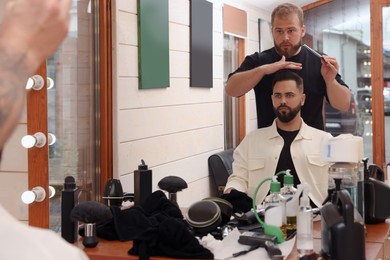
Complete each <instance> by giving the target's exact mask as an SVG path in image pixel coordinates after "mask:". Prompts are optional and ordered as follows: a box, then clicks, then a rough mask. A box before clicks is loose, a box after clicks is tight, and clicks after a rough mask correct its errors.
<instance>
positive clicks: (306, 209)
mask: <svg viewBox="0 0 390 260" xmlns="http://www.w3.org/2000/svg"><path fill="white" fill-rule="evenodd" d="M299 185H304V184H299ZM308 193H309V186H307V185H305V187H304V188H303V194H302V197H301V201H300V205H299V209H298V213H297V250H298V253H299V254H300V255H309V254H311V253H313V213H312V210H311V206H310V200H309V195H308Z"/></svg>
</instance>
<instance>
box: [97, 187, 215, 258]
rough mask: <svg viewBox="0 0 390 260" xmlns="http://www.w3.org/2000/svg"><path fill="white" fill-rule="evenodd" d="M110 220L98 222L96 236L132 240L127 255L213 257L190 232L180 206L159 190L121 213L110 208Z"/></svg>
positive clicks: (116, 209) (119, 210)
mask: <svg viewBox="0 0 390 260" xmlns="http://www.w3.org/2000/svg"><path fill="white" fill-rule="evenodd" d="M111 211H112V215H113V219H112V220H111V222H110V221H106V222H104V223H98V225H97V228H96V229H97V235H98V236H99V237H102V238H105V239H109V240H120V241H128V240H133V247H132V248H131V249H130V250H129V251H128V253H129V254H132V255H138V256H139V259H141V260H144V259H145V260H146V259H149V256H168V257H176V258H182V259H185V258H198V259H213V258H214V256H213V254H212V253H211V252H210V251H209V250H208V249H206V248H204V247H203V246H202V245H200V243H199V241H198V240H197V238H196V237H195V235H194V234H193V233H192V232H191V231H190V227H189V225H188V224H187V222H186V221H185V220H184V217H183V214H182V213H181V211H180V209H179V207H177V205H176V204H174V203H172V202H171V201H170V200H169V199H168V198H167V197H166V196H165V194H164V193H163V192H162V191H160V190H159V191H155V192H154V193H152V194H151V195H150V196H149V197H148V198H147V199H146V200H145V202H144V203H143V204H141V205H140V206H135V207H131V208H129V209H125V210H121V209H120V208H119V207H117V206H112V207H111Z"/></svg>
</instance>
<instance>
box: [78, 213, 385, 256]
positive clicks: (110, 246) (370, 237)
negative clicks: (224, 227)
mask: <svg viewBox="0 0 390 260" xmlns="http://www.w3.org/2000/svg"><path fill="white" fill-rule="evenodd" d="M366 230H367V236H366V259H380V258H382V257H383V250H384V249H383V244H384V241H385V240H386V239H387V237H388V235H387V234H388V232H389V230H390V225H389V224H387V223H380V224H369V225H366ZM320 231H321V223H320V221H317V222H315V223H314V234H313V235H314V249H315V252H317V253H319V252H320V250H321V236H320V235H321V233H320ZM98 239H99V244H98V245H97V246H96V247H95V248H84V246H83V244H82V240H79V241H77V242H76V243H75V245H76V246H78V247H80V248H82V249H83V250H84V251H85V252H86V253H87V255H88V256H89V257H90V259H91V260H108V259H109V260H123V259H134V260H135V259H138V256H132V255H129V254H128V253H127V252H128V250H129V249H130V248H131V247H132V246H133V243H132V241H127V242H120V241H108V240H104V239H102V238H98ZM298 258H299V257H298V253H297V252H296V250H293V252H291V254H290V255H289V256H288V257H287V259H298ZM150 259H151V260H167V259H172V258H166V257H151V258H150Z"/></svg>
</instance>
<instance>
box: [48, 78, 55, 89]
mask: <svg viewBox="0 0 390 260" xmlns="http://www.w3.org/2000/svg"><path fill="white" fill-rule="evenodd" d="M53 87H54V80H53V79H52V78H50V77H47V89H52V88H53Z"/></svg>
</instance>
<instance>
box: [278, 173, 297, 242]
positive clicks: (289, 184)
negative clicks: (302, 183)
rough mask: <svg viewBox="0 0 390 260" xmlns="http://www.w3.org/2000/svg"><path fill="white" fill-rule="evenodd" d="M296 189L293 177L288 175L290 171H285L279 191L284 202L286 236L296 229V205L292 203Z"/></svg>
mask: <svg viewBox="0 0 390 260" xmlns="http://www.w3.org/2000/svg"><path fill="white" fill-rule="evenodd" d="M296 192H297V189H296V188H295V187H294V176H292V175H291V174H290V170H286V175H284V178H283V187H282V188H281V189H280V194H281V195H282V196H283V197H284V198H285V200H286V232H287V236H289V235H290V234H292V233H294V232H295V230H296V229H297V210H298V203H295V202H294V201H292V199H293V197H294V195H295V193H296Z"/></svg>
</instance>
